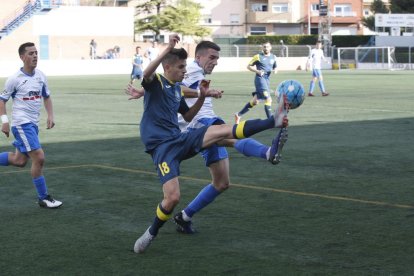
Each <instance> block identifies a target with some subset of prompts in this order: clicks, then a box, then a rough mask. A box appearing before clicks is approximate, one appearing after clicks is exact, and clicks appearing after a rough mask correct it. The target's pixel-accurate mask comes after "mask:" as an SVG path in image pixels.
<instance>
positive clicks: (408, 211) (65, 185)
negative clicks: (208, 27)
mask: <svg viewBox="0 0 414 276" xmlns="http://www.w3.org/2000/svg"><path fill="white" fill-rule="evenodd" d="M210 77H211V80H212V83H211V86H212V87H216V88H220V89H223V90H224V97H223V98H222V99H220V100H214V105H215V110H216V113H217V114H218V115H219V116H221V117H222V118H223V119H224V120H225V121H227V122H229V123H232V122H233V114H234V112H236V111H239V110H240V109H241V108H242V107H243V105H244V104H245V103H247V102H248V101H249V100H250V97H251V96H250V92H251V91H253V74H251V73H247V72H245V73H215V74H213V75H212V76H210ZM324 77H325V85H326V88H327V91H328V92H330V93H331V96H329V97H321V96H320V94H319V90H318V87H316V91H315V94H316V97H313V98H306V100H305V102H304V104H303V106H301V107H300V108H298V109H296V110H292V111H291V112H290V113H289V120H290V121H289V123H290V126H289V140H288V142H287V144H286V145H285V148H284V151H283V160H282V162H281V163H280V164H279V165H277V166H272V165H270V164H269V163H267V162H265V161H264V160H257V159H253V158H245V157H243V156H242V155H240V154H239V153H236V152H235V151H234V150H233V149H229V153H230V165H231V182H232V186H231V188H230V189H229V190H228V191H226V192H225V193H224V194H223V195H221V196H220V197H218V198H217V199H216V201H215V202H214V203H213V204H211V205H210V206H208V207H207V208H206V209H204V210H203V211H202V212H200V213H199V214H197V215H196V216H195V217H194V224H195V227H196V228H197V229H198V230H199V233H198V234H196V235H193V236H185V235H181V234H178V233H177V232H175V227H174V224H173V223H172V222H168V223H166V224H165V226H164V227H163V228H162V229H161V231H160V234H159V235H158V237H157V239H156V240H155V241H154V243H153V244H152V245H151V247H150V248H149V249H148V251H147V252H145V253H144V254H142V255H137V254H134V253H133V252H132V247H133V244H134V242H135V240H136V239H137V238H138V237H139V236H140V235H141V234H142V233H143V232H144V231H145V229H146V228H147V227H148V225H149V224H150V223H151V222H152V219H153V217H154V215H155V208H156V205H157V203H158V202H159V201H160V200H161V198H162V192H161V187H160V185H159V182H158V179H157V177H156V175H155V169H154V167H153V165H152V161H151V158H150V156H149V155H147V154H146V153H145V152H144V148H143V145H142V143H141V141H140V138H139V122H140V118H141V113H142V108H143V103H142V100H138V101H128V100H127V96H126V95H125V94H124V93H123V89H124V87H125V85H126V83H127V82H128V76H127V75H125V76H78V77H49V86H50V88H51V91H52V97H53V101H54V109H55V117H56V118H55V120H56V127H55V128H54V129H52V130H46V129H45V112H44V111H42V122H41V125H40V129H41V132H40V138H41V141H42V145H43V148H44V150H45V152H46V164H45V171H44V174H45V177H46V180H47V184H48V186H49V191H50V193H51V194H52V195H53V196H55V197H56V198H57V199H59V200H62V201H64V205H63V207H62V208H60V209H58V210H45V209H41V208H39V207H38V206H37V204H36V196H35V190H34V188H33V185H32V184H31V178H30V172H29V171H30V167H27V168H24V169H18V168H14V167H0V221H1V224H0V227H1V231H0V245H1V251H0V274H1V275H40V274H51V275H413V274H414V259H413V256H414V234H413V229H414V154H413V152H414V90H413V87H414V74H413V73H412V72H405V71H399V72H390V71H375V72H374V71H341V72H338V71H324ZM285 79H297V80H299V81H301V82H302V83H303V85H304V86H305V89H306V90H307V88H308V86H309V80H310V74H309V73H305V72H279V73H278V74H277V75H273V76H272V77H271V83H272V86H273V87H274V88H276V86H277V84H278V83H279V82H280V81H282V80H285ZM4 82H5V79H0V86H2V87H3V85H4ZM10 110H11V106H10V105H8V111H9V115H10ZM264 116H265V113H264V110H263V105H259V106H257V107H255V108H254V109H253V110H251V111H250V112H249V113H247V114H246V115H245V116H244V117H243V119H253V118H260V117H261V118H263V117H264ZM274 135H275V130H272V131H270V130H269V131H266V132H263V133H261V134H259V135H256V136H254V138H256V139H258V140H260V141H261V142H263V143H266V144H269V143H270V141H271V139H272V138H273V136H274ZM11 142H12V138H9V139H7V138H6V137H5V136H4V135H2V136H1V138H0V151H1V152H2V151H6V150H7V151H10V150H13V148H12V146H11ZM181 174H182V177H181V192H182V200H181V202H180V205H179V206H178V208H177V210H178V209H180V208H183V207H184V206H185V205H186V204H187V203H188V202H189V201H190V200H191V199H192V198H193V197H194V196H195V195H196V194H197V193H198V192H199V190H200V189H201V188H202V187H203V186H204V185H205V184H207V183H209V180H210V176H209V173H208V170H207V169H206V167H205V166H204V164H203V161H202V158H201V157H200V156H196V157H194V158H193V159H191V161H184V162H183V163H182V170H181Z"/></svg>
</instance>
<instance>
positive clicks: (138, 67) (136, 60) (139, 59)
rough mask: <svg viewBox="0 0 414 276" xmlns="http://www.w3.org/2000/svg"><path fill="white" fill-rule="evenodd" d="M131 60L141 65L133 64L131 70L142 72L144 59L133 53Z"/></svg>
mask: <svg viewBox="0 0 414 276" xmlns="http://www.w3.org/2000/svg"><path fill="white" fill-rule="evenodd" d="M132 60H133V62H134V63H136V64H141V66H137V65H133V68H132V70H133V71H134V72H139V73H142V64H143V63H144V60H143V59H142V56H141V55H137V54H135V55H134V57H133V59H132Z"/></svg>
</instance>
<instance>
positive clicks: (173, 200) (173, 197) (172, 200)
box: [165, 194, 180, 208]
mask: <svg viewBox="0 0 414 276" xmlns="http://www.w3.org/2000/svg"><path fill="white" fill-rule="evenodd" d="M165 201H166V202H167V205H168V206H171V207H172V208H173V207H175V206H177V205H178V203H179V202H180V195H179V194H170V195H168V196H167V197H166V198H165Z"/></svg>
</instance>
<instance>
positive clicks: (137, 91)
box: [125, 84, 145, 100]
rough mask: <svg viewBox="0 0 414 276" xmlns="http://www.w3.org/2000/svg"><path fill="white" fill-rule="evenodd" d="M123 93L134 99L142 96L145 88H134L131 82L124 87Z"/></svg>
mask: <svg viewBox="0 0 414 276" xmlns="http://www.w3.org/2000/svg"><path fill="white" fill-rule="evenodd" d="M125 94H127V95H129V96H130V97H129V99H128V100H136V99H139V98H141V97H142V96H144V94H145V89H144V88H143V87H140V88H135V87H134V86H133V85H132V84H128V86H127V88H125Z"/></svg>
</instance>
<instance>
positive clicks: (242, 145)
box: [234, 138, 269, 159]
mask: <svg viewBox="0 0 414 276" xmlns="http://www.w3.org/2000/svg"><path fill="white" fill-rule="evenodd" d="M234 148H235V149H236V150H237V151H238V152H240V153H241V154H243V155H245V156H247V157H250V156H253V157H259V158H263V159H266V152H267V150H268V149H269V147H268V146H265V145H263V144H262V143H260V142H258V141H256V140H254V139H252V138H246V139H241V140H237V141H236V143H235V144H234Z"/></svg>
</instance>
